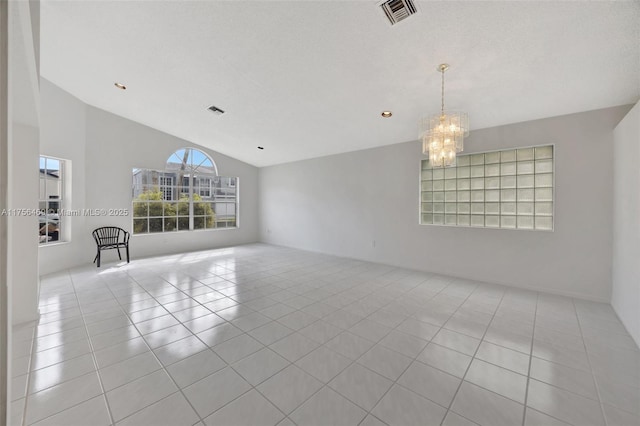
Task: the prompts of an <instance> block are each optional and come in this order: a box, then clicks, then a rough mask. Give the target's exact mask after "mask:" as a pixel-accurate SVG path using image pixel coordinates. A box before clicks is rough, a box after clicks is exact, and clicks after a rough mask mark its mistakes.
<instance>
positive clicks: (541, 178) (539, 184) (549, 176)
mask: <svg viewBox="0 0 640 426" xmlns="http://www.w3.org/2000/svg"><path fill="white" fill-rule="evenodd" d="M552 186H553V173H545V174H542V175H536V188H551V187H552Z"/></svg>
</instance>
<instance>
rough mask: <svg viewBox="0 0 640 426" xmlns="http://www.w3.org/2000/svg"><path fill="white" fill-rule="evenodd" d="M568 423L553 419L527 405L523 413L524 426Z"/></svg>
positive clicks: (565, 425) (561, 425) (551, 425)
mask: <svg viewBox="0 0 640 426" xmlns="http://www.w3.org/2000/svg"><path fill="white" fill-rule="evenodd" d="M567 425H568V423H565V422H561V421H560V420H558V419H554V418H553V417H551V416H548V415H546V414H544V413H541V412H540V411H536V410H534V409H532V408H529V407H527V409H526V410H525V413H524V426H567Z"/></svg>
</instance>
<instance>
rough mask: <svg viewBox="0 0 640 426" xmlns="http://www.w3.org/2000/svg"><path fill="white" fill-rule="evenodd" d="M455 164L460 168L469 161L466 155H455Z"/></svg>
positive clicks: (469, 162)
mask: <svg viewBox="0 0 640 426" xmlns="http://www.w3.org/2000/svg"><path fill="white" fill-rule="evenodd" d="M456 164H457V166H458V168H460V167H464V166H468V165H469V164H471V161H470V159H469V156H468V155H458V156H457V157H456Z"/></svg>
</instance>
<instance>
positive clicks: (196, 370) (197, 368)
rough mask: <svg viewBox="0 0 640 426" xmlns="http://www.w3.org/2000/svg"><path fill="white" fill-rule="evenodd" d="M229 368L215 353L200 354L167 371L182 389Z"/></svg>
mask: <svg viewBox="0 0 640 426" xmlns="http://www.w3.org/2000/svg"><path fill="white" fill-rule="evenodd" d="M226 366H227V363H226V362H224V361H223V360H222V358H220V357H219V356H218V355H216V354H215V353H214V352H213V351H211V350H207V351H202V352H198V353H197V354H195V355H192V356H190V357H188V358H185V359H183V360H182V361H178V362H176V363H175V364H172V365H170V366H168V367H167V371H168V372H169V374H170V375H171V377H173V380H175V382H176V383H177V385H178V386H179V387H180V388H184V387H186V386H189V385H191V384H193V383H195V382H197V381H198V380H200V379H203V378H205V377H207V376H208V375H210V374H212V373H215V372H216V371H218V370H221V369H223V368H224V367H226Z"/></svg>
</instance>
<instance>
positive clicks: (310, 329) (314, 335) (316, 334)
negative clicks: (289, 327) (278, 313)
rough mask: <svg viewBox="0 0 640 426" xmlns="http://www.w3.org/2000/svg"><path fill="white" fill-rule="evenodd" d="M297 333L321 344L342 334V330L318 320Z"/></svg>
mask: <svg viewBox="0 0 640 426" xmlns="http://www.w3.org/2000/svg"><path fill="white" fill-rule="evenodd" d="M299 332H300V334H302V335H303V336H306V337H308V338H309V339H311V340H313V341H315V342H318V343H321V344H322V343H326V342H328V341H329V340H331V339H333V338H334V337H336V336H337V335H338V334H340V333H342V329H341V328H339V327H336V326H335V325H333V324H330V323H328V322H326V321H323V320H318V321H316V322H314V323H313V324H310V325H308V326H306V327H304V328H302V329H300V330H299Z"/></svg>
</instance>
